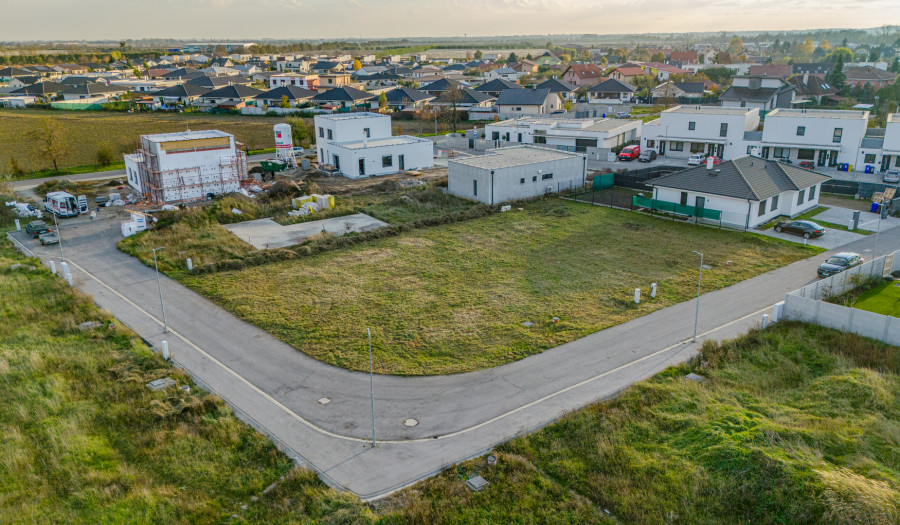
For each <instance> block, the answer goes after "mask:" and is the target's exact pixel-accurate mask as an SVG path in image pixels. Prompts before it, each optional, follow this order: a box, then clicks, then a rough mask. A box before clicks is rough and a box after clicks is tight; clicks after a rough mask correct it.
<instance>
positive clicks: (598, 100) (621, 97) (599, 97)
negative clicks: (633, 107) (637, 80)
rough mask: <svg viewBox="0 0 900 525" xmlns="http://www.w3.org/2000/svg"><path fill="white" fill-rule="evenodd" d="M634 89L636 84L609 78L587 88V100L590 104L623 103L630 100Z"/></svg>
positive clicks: (635, 89)
mask: <svg viewBox="0 0 900 525" xmlns="http://www.w3.org/2000/svg"><path fill="white" fill-rule="evenodd" d="M635 91H637V87H636V86H633V85H631V84H629V83H627V82H623V81H621V80H616V79H615V78H611V79H609V80H605V81H603V82H601V83H599V84H597V85H595V86H591V87H590V88H588V90H587V96H588V102H589V103H591V104H623V103H625V102H630V101H631V99H632V98H633V97H634V93H635Z"/></svg>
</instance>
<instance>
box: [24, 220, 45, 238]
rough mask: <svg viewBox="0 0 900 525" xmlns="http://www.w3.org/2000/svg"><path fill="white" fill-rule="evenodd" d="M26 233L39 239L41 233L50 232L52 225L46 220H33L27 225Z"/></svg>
mask: <svg viewBox="0 0 900 525" xmlns="http://www.w3.org/2000/svg"><path fill="white" fill-rule="evenodd" d="M25 233H27V234H28V235H31V237H32V238H34V239H37V238H38V236H40V235H41V234H44V233H50V227H49V226H47V223H46V222H44V221H31V222H29V223H28V224H26V225H25Z"/></svg>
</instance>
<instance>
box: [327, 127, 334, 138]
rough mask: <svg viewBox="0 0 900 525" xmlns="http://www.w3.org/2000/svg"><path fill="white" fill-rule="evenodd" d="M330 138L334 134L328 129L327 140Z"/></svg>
mask: <svg viewBox="0 0 900 525" xmlns="http://www.w3.org/2000/svg"><path fill="white" fill-rule="evenodd" d="M332 138H334V135H333V134H332V133H331V130H330V129H329V130H328V140H331V139H332Z"/></svg>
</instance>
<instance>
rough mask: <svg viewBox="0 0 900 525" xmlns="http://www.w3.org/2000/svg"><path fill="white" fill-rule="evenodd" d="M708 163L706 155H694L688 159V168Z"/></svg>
mask: <svg viewBox="0 0 900 525" xmlns="http://www.w3.org/2000/svg"><path fill="white" fill-rule="evenodd" d="M704 162H706V153H694V154H693V155H691V156H690V157H689V158H688V166H699V165H701V164H703V163H704Z"/></svg>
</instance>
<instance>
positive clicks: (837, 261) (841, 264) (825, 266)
mask: <svg viewBox="0 0 900 525" xmlns="http://www.w3.org/2000/svg"><path fill="white" fill-rule="evenodd" d="M863 262H864V261H863V258H862V257H861V256H860V255H859V254H858V253H853V252H841V253H836V254H834V255H832V256H831V257H829V258H828V259H827V260H826V261H825V262H823V263H822V264H821V265H819V269H818V271H817V272H816V273H817V274H818V275H819V277H830V276H832V275H834V274H836V273H841V272H843V271H845V270H849V269H850V268H853V267H854V266H859V265H860V264H862V263H863Z"/></svg>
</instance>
